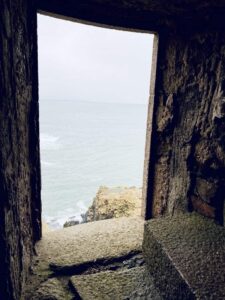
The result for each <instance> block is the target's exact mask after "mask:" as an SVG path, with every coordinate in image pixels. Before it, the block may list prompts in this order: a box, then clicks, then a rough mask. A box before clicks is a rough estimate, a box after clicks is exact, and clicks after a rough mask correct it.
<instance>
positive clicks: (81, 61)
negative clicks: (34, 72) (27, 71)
mask: <svg viewBox="0 0 225 300" xmlns="http://www.w3.org/2000/svg"><path fill="white" fill-rule="evenodd" d="M152 43H153V36H152V35H150V34H143V33H133V32H125V31H119V30H112V29H103V28H98V27H94V26H88V25H82V24H79V23H74V22H69V21H63V20H59V19H55V18H50V17H46V16H42V15H39V16H38V53H39V93H40V101H41V100H42V99H49V100H54V99H62V100H64V99H65V100H74V101H97V102H115V103H147V100H148V94H149V82H150V71H151V58H152Z"/></svg>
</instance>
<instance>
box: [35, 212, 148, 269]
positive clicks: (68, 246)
mask: <svg viewBox="0 0 225 300" xmlns="http://www.w3.org/2000/svg"><path fill="white" fill-rule="evenodd" d="M143 231H144V220H143V219H142V218H140V217H136V218H132V217H129V218H125V217H124V218H118V219H109V220H102V221H96V222H91V223H85V224H81V225H76V226H73V227H69V228H64V229H61V230H57V231H52V232H48V233H47V234H46V235H44V236H43V238H42V240H41V241H40V242H39V243H38V245H37V253H38V260H39V264H38V268H39V269H48V267H50V269H51V270H52V271H53V272H55V273H61V274H63V273H66V274H68V273H69V272H71V273H73V272H74V269H76V268H81V267H82V266H85V265H86V266H89V265H90V264H91V263H96V262H103V261H106V262H107V261H110V260H115V259H116V258H121V257H126V256H127V255H133V254H135V253H139V252H141V250H142V241H143Z"/></svg>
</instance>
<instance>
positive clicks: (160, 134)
mask: <svg viewBox="0 0 225 300" xmlns="http://www.w3.org/2000/svg"><path fill="white" fill-rule="evenodd" d="M157 64H158V65H157V75H156V87H155V91H156V96H155V103H154V106H155V111H154V123H153V139H154V143H153V145H152V150H151V165H150V172H151V175H150V177H151V178H153V180H152V182H150V185H151V189H150V190H152V191H153V194H152V199H151V203H152V204H151V205H150V210H151V215H152V216H159V215H164V214H170V215H172V214H174V213H176V212H179V211H191V210H196V211H198V212H199V213H201V214H203V215H206V216H208V217H212V218H215V219H217V221H219V222H222V218H223V216H222V208H223V203H224V198H225V191H224V187H225V122H224V121H225V34H224V32H223V31H221V32H220V31H210V30H208V31H207V32H201V33H195V32H192V33H189V32H186V33H173V34H169V33H168V34H163V33H162V34H160V35H159V49H158V63H157Z"/></svg>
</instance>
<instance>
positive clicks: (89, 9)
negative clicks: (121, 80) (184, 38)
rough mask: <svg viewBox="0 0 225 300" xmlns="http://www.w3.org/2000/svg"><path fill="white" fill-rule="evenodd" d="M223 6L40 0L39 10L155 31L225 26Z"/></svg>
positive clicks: (156, 0) (207, 0) (205, 0)
mask: <svg viewBox="0 0 225 300" xmlns="http://www.w3.org/2000/svg"><path fill="white" fill-rule="evenodd" d="M224 6H225V1H224V0H220V1H212V0H200V1H197V0H191V1H188V0H185V1H179V0H172V1H165V0H151V1H149V0H138V1H126V0H116V1H112V0H107V1H106V0H104V1H103V0H83V1H74V0H37V7H38V9H39V12H41V13H44V14H50V15H55V16H56V15H58V16H59V17H60V18H71V19H74V20H77V21H81V22H87V23H94V24H97V25H100V26H102V25H103V26H109V27H117V28H124V29H131V30H144V31H152V32H160V31H163V30H171V29H175V28H176V30H181V31H182V32H183V31H184V30H185V31H191V32H193V30H204V29H205V28H214V29H222V28H223V29H224V28H225V24H224V15H225V9H224Z"/></svg>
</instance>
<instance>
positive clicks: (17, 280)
mask: <svg viewBox="0 0 225 300" xmlns="http://www.w3.org/2000/svg"><path fill="white" fill-rule="evenodd" d="M32 2H33V1H31V0H2V1H1V2H0V201H1V205H0V298H1V299H4V300H6V299H10V300H13V299H16V300H18V299H20V293H21V290H22V288H23V286H24V284H25V279H26V277H27V275H28V269H29V266H30V262H31V258H32V255H33V253H34V248H33V246H34V243H35V241H36V240H38V239H39V238H40V232H41V228H40V227H41V224H40V220H41V217H40V168H39V146H38V141H39V137H38V134H39V133H38V106H37V105H38V104H37V100H38V90H37V88H38V85H37V51H36V47H37V45H36V43H37V41H36V9H35V8H34V7H33V5H32Z"/></svg>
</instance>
